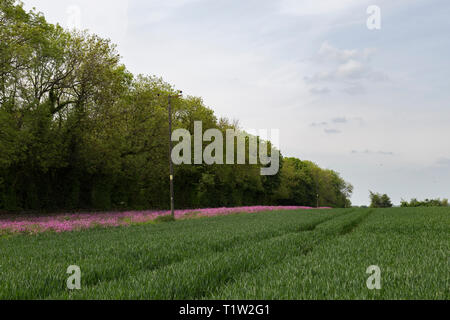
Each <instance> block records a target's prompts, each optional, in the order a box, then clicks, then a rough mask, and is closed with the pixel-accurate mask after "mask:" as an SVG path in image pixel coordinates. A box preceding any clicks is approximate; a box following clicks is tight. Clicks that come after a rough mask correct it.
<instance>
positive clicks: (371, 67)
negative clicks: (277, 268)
mask: <svg viewBox="0 0 450 320" xmlns="http://www.w3.org/2000/svg"><path fill="white" fill-rule="evenodd" d="M24 2H25V4H26V7H27V8H31V7H33V6H34V7H36V8H37V9H38V10H39V11H41V12H43V13H44V14H45V16H46V17H47V19H48V20H49V21H50V22H53V23H56V22H58V23H60V24H61V25H63V26H77V27H78V28H82V29H85V28H86V29H89V30H90V31H92V32H94V33H97V34H99V35H101V36H103V37H108V38H110V39H112V41H113V42H114V43H116V44H117V45H118V50H119V52H120V54H121V55H122V56H123V62H124V63H125V65H126V66H127V67H128V69H129V70H131V71H132V72H133V73H135V74H137V73H143V74H151V75H157V76H162V77H163V78H164V80H166V81H167V82H169V83H171V84H173V85H175V86H176V87H177V88H178V89H181V90H183V91H184V92H185V93H186V94H188V95H195V96H201V97H203V98H204V101H205V103H206V104H207V105H208V106H209V107H211V108H212V109H213V110H214V111H215V112H216V114H217V115H218V116H224V117H227V118H230V119H237V120H239V122H240V124H241V126H242V127H243V128H244V129H245V128H247V129H250V128H254V129H270V128H278V129H280V147H281V151H282V153H283V155H284V156H295V157H298V158H300V159H307V160H312V161H314V162H316V163H317V164H319V165H320V166H322V167H325V168H330V169H334V170H336V171H338V172H340V173H341V175H342V176H343V177H344V178H345V179H346V180H347V181H349V182H351V183H352V184H353V185H354V187H355V190H354V195H353V197H352V201H353V203H354V204H357V205H361V204H368V202H369V199H368V195H369V190H372V191H375V192H382V193H388V194H389V195H390V196H391V197H392V199H393V201H394V202H395V203H397V204H398V203H399V202H400V199H401V198H404V199H408V200H409V199H410V198H412V197H418V198H419V199H424V198H427V197H441V198H445V197H450V139H449V138H450V81H449V80H450V77H449V75H450V59H449V57H450V36H449V35H450V1H448V0H396V1H392V0H380V1H373V0H372V1H365V0H339V1H337V0H128V1H127V0H58V1H55V0H24ZM369 5H377V6H378V7H379V8H380V9H381V29H379V30H378V29H375V30H369V29H368V27H367V24H366V21H367V19H368V17H369V16H370V14H368V13H367V8H368V6H369Z"/></svg>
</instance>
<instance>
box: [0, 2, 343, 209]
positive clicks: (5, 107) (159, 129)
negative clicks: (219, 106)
mask: <svg viewBox="0 0 450 320" xmlns="http://www.w3.org/2000/svg"><path fill="white" fill-rule="evenodd" d="M175 93H176V90H175V88H174V86H172V85H170V84H168V83H166V82H165V81H163V79H161V78H159V77H156V76H146V75H133V74H131V73H130V72H129V71H128V70H127V69H126V67H125V66H124V65H123V64H122V63H121V59H120V55H119V53H118V52H117V50H116V47H115V46H114V45H113V44H112V43H111V42H110V41H109V40H106V39H103V38H100V37H98V36H96V35H92V34H89V33H87V32H76V31H69V30H65V29H63V28H62V27H61V26H59V25H53V24H50V23H48V22H47V21H46V20H45V18H44V17H43V16H42V15H41V14H40V13H37V12H36V11H30V12H26V11H25V10H24V8H23V6H22V4H21V3H18V2H16V1H14V0H0V150H1V152H0V209H2V210H8V211H9V210H62V209H64V210H71V209H74V210H79V209H98V210H106V209H127V208H133V209H144V208H167V206H168V203H169V201H168V200H169V194H168V191H167V190H168V184H169V179H168V158H167V157H168V148H169V146H168V136H169V133H168V121H167V96H168V95H171V94H175ZM173 104H174V105H173V109H174V115H173V122H174V124H173V126H174V129H177V128H184V129H187V130H189V132H190V133H191V134H193V133H194V132H193V127H194V121H202V123H203V130H206V129H209V128H217V129H219V130H221V131H222V132H225V131H226V130H227V129H229V128H234V129H239V128H238V126H237V124H236V123H232V122H230V121H229V120H227V119H217V117H216V116H215V114H214V112H213V110H212V109H211V108H209V107H207V106H206V105H205V104H204V102H203V100H202V99H201V98H199V97H191V96H188V97H185V98H180V99H176V100H174V102H173ZM260 167H261V164H256V165H250V164H245V165H206V164H202V165H179V166H176V168H175V181H176V183H175V195H176V206H177V207H178V208H186V207H206V206H208V207H217V206H240V205H251V204H296V205H310V206H314V205H316V204H317V198H318V199H319V205H320V206H333V207H344V206H349V205H350V201H349V197H350V195H351V193H352V186H351V185H350V184H348V183H347V182H345V181H344V180H343V179H342V178H341V177H340V175H339V174H338V173H336V172H334V171H332V170H324V169H321V168H320V167H318V166H317V165H316V164H314V163H312V162H310V161H301V160H299V159H295V158H282V159H281V169H280V171H279V173H278V174H277V175H275V176H261V175H260V170H259V169H260ZM317 195H318V197H317Z"/></svg>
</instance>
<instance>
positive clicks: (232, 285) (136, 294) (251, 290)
mask: <svg viewBox="0 0 450 320" xmlns="http://www.w3.org/2000/svg"><path fill="white" fill-rule="evenodd" d="M449 231H450V209H448V208H395V209H339V210H319V211H313V210H311V211H305V210H302V211H283V212H282V211H278V212H262V213H254V214H236V215H230V216H217V217H211V218H200V219H191V220H180V221H176V222H171V223H161V224H156V225H142V226H130V227H117V228H106V229H105V228H104V229H100V228H99V229H92V230H85V231H78V232H67V233H61V234H56V233H42V234H38V235H14V236H8V237H3V238H0V250H1V254H0V299H449V298H450V293H449V275H450V269H449V253H450V237H449V235H450V233H449ZM69 265H78V266H80V268H81V272H82V276H81V286H82V288H81V290H74V291H69V290H68V289H67V288H66V281H67V278H68V277H69V275H68V274H66V270H67V267H68V266H69ZM370 265H377V266H379V267H380V269H381V286H382V287H381V289H380V290H369V289H368V288H367V286H366V280H367V278H368V277H369V276H370V275H369V274H366V269H367V267H368V266H370Z"/></svg>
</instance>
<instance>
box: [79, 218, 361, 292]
mask: <svg viewBox="0 0 450 320" xmlns="http://www.w3.org/2000/svg"><path fill="white" fill-rule="evenodd" d="M348 212H352V211H347V212H343V213H341V214H340V215H339V216H333V217H331V218H328V219H326V221H322V222H319V223H316V227H317V226H320V225H322V224H324V223H327V222H330V221H332V220H334V219H336V218H338V217H341V216H344V217H345V216H346V215H347V214H349V213H348ZM353 220H354V219H353ZM353 220H352V221H353ZM344 222H345V221H344ZM309 229H310V230H309V231H304V232H290V233H286V234H283V235H281V236H278V237H271V238H270V239H267V240H266V241H265V242H264V243H263V242H262V241H259V242H257V243H252V245H251V246H248V245H247V244H241V245H240V246H239V247H236V248H233V249H230V250H225V251H224V252H220V253H211V254H209V255H206V256H204V257H203V258H202V259H198V258H197V257H194V258H191V259H187V260H185V261H181V262H179V263H178V264H172V265H169V266H167V267H166V268H165V269H166V270H161V273H157V272H149V273H148V272H145V271H144V272H141V273H137V274H136V273H135V274H133V275H131V276H130V277H129V278H128V279H129V280H128V281H126V283H132V284H131V286H132V288H133V289H132V290H131V291H130V288H128V289H127V291H128V292H138V293H137V295H135V294H129V293H126V294H125V295H124V296H120V298H121V299H122V298H124V299H130V298H131V299H136V298H138V299H199V298H201V297H203V296H204V295H205V294H208V293H210V292H211V289H212V290H215V289H216V288H218V287H220V286H222V285H223V284H226V283H228V282H230V281H234V280H236V278H237V277H238V276H239V274H242V273H245V272H247V273H248V272H254V271H256V270H258V269H261V268H263V267H266V266H268V265H271V264H273V263H276V262H278V261H280V259H281V260H283V259H286V258H288V257H291V256H293V255H294V256H297V255H304V254H308V253H309V252H310V251H311V250H313V248H314V247H315V246H316V245H318V244H319V243H320V242H322V241H325V240H327V239H328V237H324V235H325V234H323V233H321V232H320V233H319V235H320V236H319V237H316V232H315V231H313V230H312V229H315V227H314V226H310V228H309ZM296 234H298V236H296ZM302 234H303V236H302ZM305 245H306V246H305ZM267 248H270V249H269V250H267ZM277 248H284V250H278V249H277ZM187 269H189V270H191V272H192V273H191V275H190V276H187V277H186V274H185V272H186V270H187ZM194 270H195V271H194ZM117 280H119V281H117ZM120 280H122V281H120ZM123 280H125V279H115V280H113V281H112V282H108V283H105V284H103V285H102V286H100V287H94V288H92V289H93V290H94V291H93V292H92V291H91V292H86V293H85V294H84V296H82V298H83V299H84V298H88V299H89V298H92V297H94V298H95V297H100V298H101V297H103V296H104V295H105V294H106V295H107V296H108V295H112V298H118V297H117V296H115V295H114V293H115V292H117V290H120V289H121V287H122V286H123V285H124V283H125V282H124V281H123ZM141 283H151V284H152V290H151V291H148V290H147V291H145V288H144V289H143V290H144V291H141V292H139V290H142V287H141Z"/></svg>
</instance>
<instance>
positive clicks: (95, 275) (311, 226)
mask: <svg viewBox="0 0 450 320" xmlns="http://www.w3.org/2000/svg"><path fill="white" fill-rule="evenodd" d="M353 211H354V209H349V210H345V211H342V212H338V213H336V214H333V215H331V216H328V217H324V218H322V219H319V220H317V221H314V222H311V223H308V224H305V225H301V224H300V225H299V226H298V227H296V228H294V229H291V228H287V229H286V230H285V231H281V230H279V231H266V232H264V233H262V234H261V233H259V234H258V233H255V234H253V235H252V236H251V237H249V238H246V239H244V240H243V239H242V238H241V237H239V236H237V237H235V238H231V239H230V240H229V241H227V243H226V245H223V243H222V244H221V245H218V244H216V243H213V244H211V245H210V246H207V247H206V249H205V251H204V252H202V254H201V255H198V253H196V252H195V251H194V252H192V254H189V255H185V256H183V257H181V258H180V257H179V256H177V255H174V256H168V257H165V258H163V259H162V260H161V262H160V263H158V264H153V265H148V264H146V263H143V265H142V266H141V267H140V268H138V269H134V270H132V271H133V273H132V274H130V273H127V272H126V271H127V270H126V269H124V270H123V273H121V274H120V275H119V276H118V275H117V274H114V272H109V273H104V272H103V271H102V270H98V271H97V272H96V271H94V272H91V273H90V274H84V276H83V283H84V284H85V286H89V287H90V288H95V287H96V286H98V285H99V284H101V283H105V282H108V281H115V280H121V279H125V278H127V277H129V276H132V275H133V274H137V273H140V272H152V271H157V270H159V269H163V268H167V267H170V266H171V265H174V264H178V263H183V262H184V261H186V260H189V259H192V258H194V257H195V258H200V259H201V258H203V257H205V256H208V255H214V254H221V253H224V252H227V251H233V250H234V249H235V248H237V247H239V246H242V245H243V244H245V243H251V244H252V245H254V244H258V243H260V242H263V241H270V240H271V239H276V238H281V237H285V236H287V235H291V234H296V233H301V232H311V231H313V230H315V229H316V227H317V226H319V225H321V224H323V223H326V222H328V221H331V220H333V219H336V218H338V217H341V216H343V215H347V214H350V213H351V212H353ZM136 254H139V252H135V253H133V252H131V253H129V255H130V256H133V255H136ZM131 258H132V257H131ZM124 259H128V258H127V257H124ZM56 291H58V290H57V289H56V290H53V291H51V292H49V293H48V294H46V295H45V297H46V298H48V297H52V296H53V295H54V293H55V292H56Z"/></svg>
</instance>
